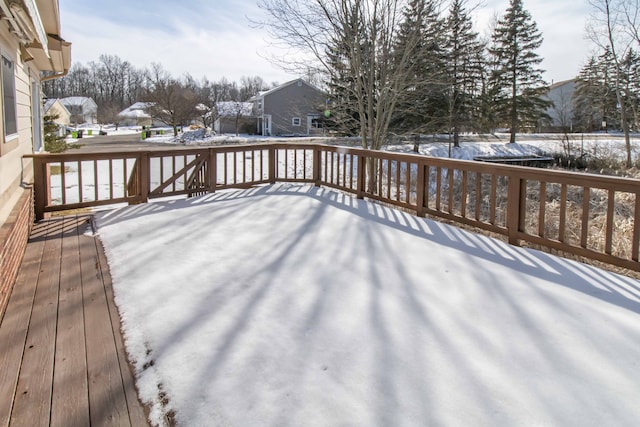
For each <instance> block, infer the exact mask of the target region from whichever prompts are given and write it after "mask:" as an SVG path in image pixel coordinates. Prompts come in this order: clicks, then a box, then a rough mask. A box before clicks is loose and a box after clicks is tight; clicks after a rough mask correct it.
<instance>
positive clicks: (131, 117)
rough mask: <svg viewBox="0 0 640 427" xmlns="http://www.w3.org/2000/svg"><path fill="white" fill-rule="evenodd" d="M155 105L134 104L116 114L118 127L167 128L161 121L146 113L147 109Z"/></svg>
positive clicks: (146, 103)
mask: <svg viewBox="0 0 640 427" xmlns="http://www.w3.org/2000/svg"><path fill="white" fill-rule="evenodd" d="M153 105H155V103H153V102H136V103H135V104H132V105H130V106H129V107H127V108H125V109H124V110H122V111H120V112H119V113H118V118H119V119H120V121H119V122H118V124H119V125H120V126H152V127H155V126H167V124H166V123H164V122H162V121H161V120H158V119H155V118H153V117H151V115H150V114H149V113H148V111H147V110H148V109H149V107H152V106H153Z"/></svg>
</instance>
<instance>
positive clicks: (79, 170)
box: [78, 160, 84, 203]
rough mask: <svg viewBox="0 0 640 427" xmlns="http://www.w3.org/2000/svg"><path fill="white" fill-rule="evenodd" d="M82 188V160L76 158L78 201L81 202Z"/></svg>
mask: <svg viewBox="0 0 640 427" xmlns="http://www.w3.org/2000/svg"><path fill="white" fill-rule="evenodd" d="M83 198H84V197H83V190H82V161H81V160H78V203H82V202H83V201H84V200H83Z"/></svg>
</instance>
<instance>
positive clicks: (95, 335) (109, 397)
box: [80, 239, 129, 426]
mask: <svg viewBox="0 0 640 427" xmlns="http://www.w3.org/2000/svg"><path fill="white" fill-rule="evenodd" d="M80 254H81V255H80V268H81V271H82V286H83V292H84V295H83V299H84V317H85V323H86V330H87V334H86V336H85V339H86V341H87V369H88V373H89V405H90V407H91V411H90V412H91V425H94V426H103V425H104V426H124V425H128V423H129V415H128V412H127V403H126V399H125V397H124V386H123V384H122V376H121V374H120V366H119V363H118V355H117V351H116V346H115V337H114V334H113V329H112V328H111V319H110V318H109V308H108V306H107V298H106V294H105V290H104V284H103V282H102V276H98V270H99V269H98V268H97V267H98V266H99V265H100V262H99V260H98V254H97V250H96V246H95V243H94V242H93V239H92V240H88V239H83V240H82V241H81V243H80ZM88 331H91V332H90V333H89V332H88Z"/></svg>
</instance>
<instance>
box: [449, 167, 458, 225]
mask: <svg viewBox="0 0 640 427" xmlns="http://www.w3.org/2000/svg"><path fill="white" fill-rule="evenodd" d="M447 173H448V174H449V200H448V202H449V203H448V204H449V206H448V210H449V213H450V214H452V213H453V200H454V197H455V196H454V194H453V190H454V186H455V182H454V180H453V178H454V175H455V173H456V172H455V169H452V168H449V169H447Z"/></svg>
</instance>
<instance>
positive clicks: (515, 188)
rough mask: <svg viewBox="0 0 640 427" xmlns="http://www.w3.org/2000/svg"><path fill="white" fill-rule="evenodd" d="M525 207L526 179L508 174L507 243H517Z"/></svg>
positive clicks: (524, 215)
mask: <svg viewBox="0 0 640 427" xmlns="http://www.w3.org/2000/svg"><path fill="white" fill-rule="evenodd" d="M526 209H527V181H526V180H525V179H522V178H520V177H519V176H517V172H516V173H511V174H509V187H508V190H507V233H508V237H509V243H510V244H512V245H519V244H520V239H519V238H518V233H520V232H521V231H524V224H525V217H526Z"/></svg>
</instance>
